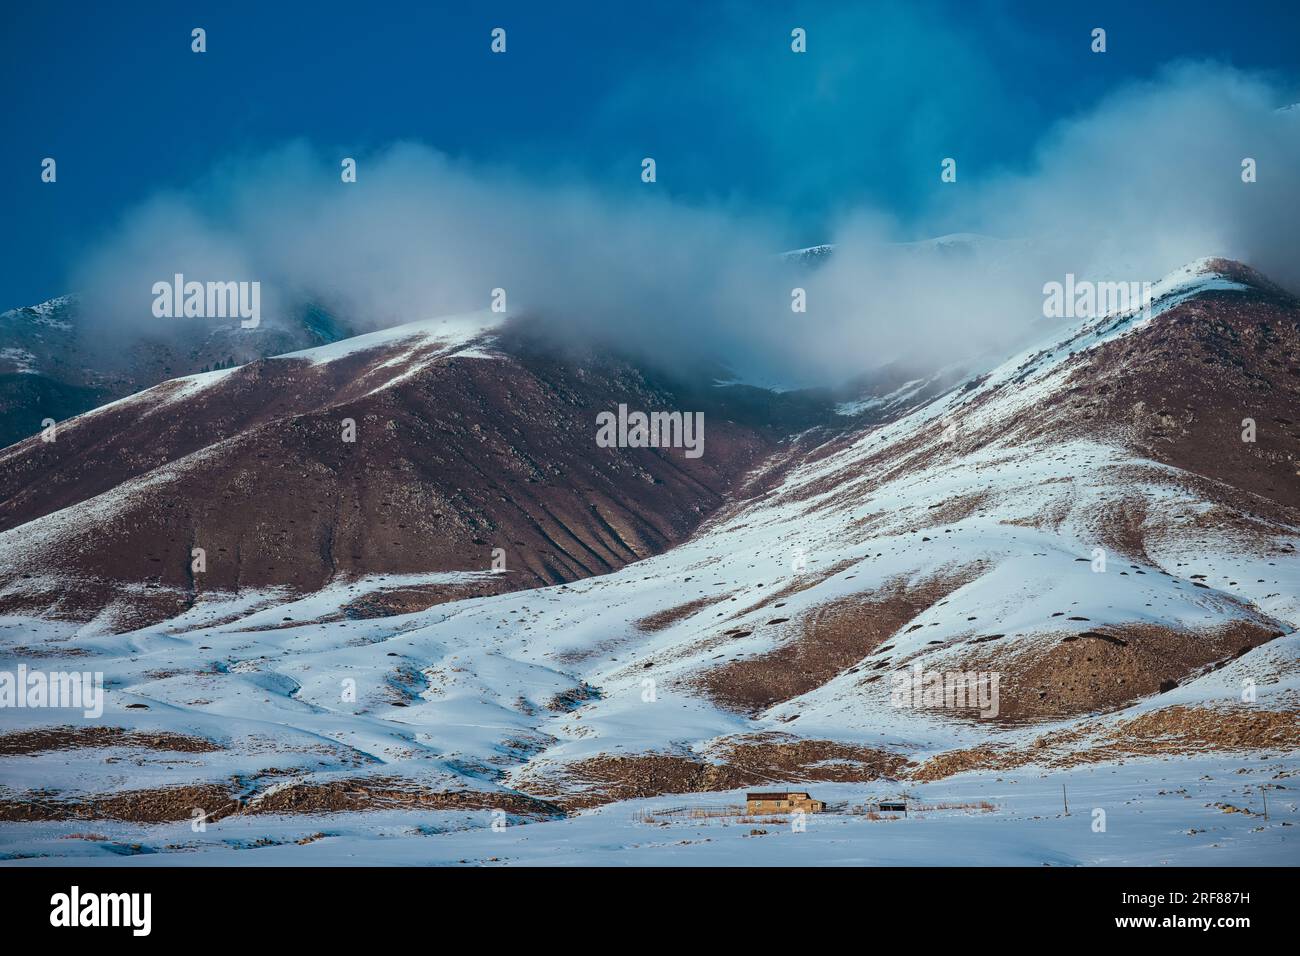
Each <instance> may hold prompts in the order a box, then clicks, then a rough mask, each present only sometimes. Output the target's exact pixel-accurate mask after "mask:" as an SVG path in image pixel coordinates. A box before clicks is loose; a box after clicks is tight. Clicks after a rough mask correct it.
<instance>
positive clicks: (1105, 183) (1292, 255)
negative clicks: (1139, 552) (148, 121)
mask: <svg viewBox="0 0 1300 956" xmlns="http://www.w3.org/2000/svg"><path fill="white" fill-rule="evenodd" d="M1282 96H1283V94H1282V93H1281V91H1279V89H1277V88H1276V87H1274V86H1273V85H1271V84H1270V83H1269V81H1268V80H1267V79H1266V78H1265V77H1262V76H1259V75H1255V74H1251V73H1247V72H1243V71H1240V70H1236V69H1233V68H1230V67H1226V66H1222V65H1215V64H1203V63H1201V64H1194V63H1185V64H1181V65H1177V66H1174V67H1171V68H1168V69H1166V70H1164V71H1162V72H1161V73H1160V74H1159V75H1158V76H1156V77H1155V78H1153V79H1151V80H1149V81H1146V82H1143V83H1140V84H1133V85H1130V86H1128V87H1126V88H1124V89H1122V90H1120V91H1118V92H1114V93H1112V94H1111V95H1109V96H1107V97H1106V98H1104V99H1103V100H1101V101H1100V102H1099V103H1097V104H1095V105H1094V106H1093V107H1092V108H1091V109H1090V110H1088V111H1086V112H1084V113H1082V114H1080V115H1077V116H1074V117H1072V118H1070V119H1067V120H1064V121H1062V122H1060V123H1058V124H1056V125H1055V126H1052V127H1050V128H1049V129H1047V130H1046V131H1045V132H1044V134H1043V136H1042V139H1041V142H1040V145H1039V147H1038V148H1037V150H1036V151H1035V153H1034V158H1033V160H1032V162H1031V163H1030V164H1028V165H1027V166H1026V167H1025V168H1020V169H1005V170H1002V171H1000V172H998V173H997V174H996V175H994V176H987V175H986V176H976V175H974V174H972V173H968V172H967V171H966V169H965V167H963V165H962V160H961V157H960V156H958V157H953V158H955V159H956V181H955V182H951V183H944V184H943V185H942V186H941V187H940V188H939V194H940V195H943V190H949V191H951V192H954V193H955V192H957V191H960V192H961V194H962V200H963V201H962V203H961V208H962V210H963V211H962V213H961V214H960V215H958V214H956V213H955V212H954V211H953V209H952V205H953V204H952V203H950V202H948V201H946V200H945V201H943V202H939V201H936V202H934V203H932V204H930V208H927V209H924V210H921V211H918V212H917V213H916V214H915V215H914V216H911V217H908V218H905V219H904V218H900V217H899V216H897V215H891V214H887V213H885V212H884V211H882V210H880V209H877V208H874V207H873V206H872V205H871V204H870V203H869V202H864V201H860V200H858V199H857V198H855V197H854V196H851V195H850V196H845V197H844V200H843V208H842V213H841V214H840V215H839V216H838V217H837V222H836V224H835V225H834V227H833V228H832V230H831V234H830V235H828V236H826V237H825V238H826V239H827V240H828V241H829V242H831V243H833V244H834V246H835V255H834V256H833V257H831V258H830V259H828V260H827V261H826V262H825V263H821V264H819V266H818V267H817V268H813V269H809V268H808V264H807V263H801V262H798V261H791V260H783V259H780V258H778V257H777V256H776V255H775V253H777V252H779V251H780V250H782V249H784V248H789V247H790V245H791V243H790V242H789V241H788V238H787V233H784V232H783V231H782V222H783V216H782V214H781V211H780V210H778V209H774V208H765V207H762V206H759V205H755V204H752V203H748V204H744V203H734V202H733V203H728V202H722V201H719V202H714V203H707V202H700V201H698V200H690V199H684V198H678V197H677V196H676V194H675V190H674V187H673V185H672V179H673V171H672V169H671V168H670V167H667V166H660V167H659V169H658V180H659V181H657V182H654V183H643V182H641V181H640V177H639V172H640V167H639V164H635V165H632V166H630V167H629V168H628V170H627V176H626V185H625V186H623V187H620V188H617V189H615V188H610V187H608V186H596V185H591V184H587V183H585V182H583V181H582V180H581V179H579V178H577V177H575V176H572V175H565V174H561V173H551V172H549V171H547V170H546V169H544V168H542V169H538V168H532V169H521V168H515V167H507V166H500V165H497V166H493V165H485V164H481V163H474V162H470V161H467V160H461V159H456V158H453V157H450V156H447V155H445V154H443V153H440V152H437V151H435V150H432V149H430V148H428V147H425V146H423V145H420V144H417V143H396V144H393V145H391V146H388V147H384V148H381V149H377V150H374V151H372V152H369V153H365V154H362V155H359V156H356V157H355V158H356V159H357V161H358V176H357V182H355V183H343V182H341V180H340V175H339V172H340V162H341V160H342V158H343V157H344V156H345V155H349V154H345V153H340V152H331V151H329V150H325V149H320V148H317V147H314V146H312V145H309V144H308V143H306V142H301V141H300V142H293V143H288V144H286V145H282V146H280V147H278V148H275V149H272V150H270V151H267V152H264V153H260V154H247V155H244V156H241V157H235V158H230V159H227V160H225V161H223V162H222V163H221V164H219V165H218V166H217V167H216V168H214V170H213V171H212V172H211V173H210V174H209V175H208V176H207V177H205V178H204V179H203V180H202V181H201V182H198V183H196V184H194V186H193V187H192V188H190V189H188V190H185V191H183V192H165V193H160V194H159V195H157V196H155V197H153V198H151V199H150V200H148V201H147V202H145V203H144V204H142V205H140V206H139V207H138V208H136V209H135V210H134V211H132V212H131V213H130V214H128V215H127V216H126V217H125V218H124V219H123V220H122V221H121V223H120V224H119V225H118V227H117V228H115V229H114V230H112V231H111V232H110V233H109V234H107V235H105V236H103V237H102V239H101V240H100V241H98V242H96V243H95V244H94V245H93V247H92V248H91V249H90V251H89V252H88V253H87V254H86V255H85V256H84V257H83V258H82V259H81V261H80V262H79V264H78V265H77V267H76V268H75V269H74V271H73V273H72V275H71V277H70V279H69V284H70V287H72V288H75V289H79V290H84V291H85V294H86V302H87V308H88V310H89V312H90V313H91V314H93V315H94V316H95V317H96V318H95V321H96V322H97V323H99V324H100V327H101V328H102V330H103V331H104V333H105V335H104V339H103V341H104V343H105V347H106V348H112V347H114V345H113V343H115V342H116V341H117V340H118V337H120V336H127V337H130V336H132V335H134V334H136V333H137V332H139V331H140V330H144V329H154V328H156V327H157V325H158V323H159V321H161V320H158V319H156V318H155V317H154V316H153V315H152V313H151V311H150V305H151V303H152V296H151V295H150V292H149V290H150V288H151V286H152V284H153V283H154V282H156V281H159V280H160V279H163V280H170V278H171V276H172V275H173V274H174V273H177V272H180V273H183V274H184V275H185V276H186V277H188V278H194V279H199V280H200V281H202V280H203V279H205V278H211V279H214V280H215V279H248V280H257V281H260V282H261V283H262V287H263V302H264V306H263V311H264V313H265V314H267V315H268V316H270V317H271V318H270V321H272V322H274V321H275V318H274V317H275V316H276V315H277V314H280V313H284V312H286V311H289V310H292V309H293V308H295V307H297V306H298V305H299V304H300V303H301V302H303V301H304V300H308V301H312V302H319V303H322V304H323V305H324V306H325V307H326V308H328V309H329V310H331V311H333V312H336V313H338V314H339V315H341V316H343V317H344V318H345V320H346V321H347V322H348V323H349V324H350V325H351V326H352V327H355V328H358V329H367V328H381V327H386V326H390V325H394V324H397V323H399V322H403V321H410V320H412V319H418V318H424V317H430V316H434V315H445V314H455V313H461V312H469V311H475V310H477V309H481V308H484V307H486V306H487V305H488V304H489V302H490V301H491V298H492V295H493V290H494V289H503V290H505V293H506V303H507V312H508V314H510V315H512V316H529V317H532V318H534V319H537V320H541V321H545V322H548V323H551V324H552V325H553V326H554V327H556V328H562V329H564V330H566V331H567V332H569V333H571V334H583V335H591V336H596V337H601V338H605V339H607V340H608V341H611V342H613V343H617V344H619V345H621V346H622V347H625V348H627V349H629V350H634V351H639V352H643V353H645V354H646V355H648V356H650V357H651V358H653V359H655V360H657V361H661V362H664V363H668V364H672V363H676V362H679V361H681V360H682V358H683V357H686V356H689V357H693V358H722V359H723V360H725V361H726V362H727V363H728V364H730V365H732V366H733V367H734V368H735V369H736V371H737V373H738V374H740V375H742V376H752V377H755V378H759V379H763V380H778V381H789V382H808V381H817V382H829V381H836V380H840V379H843V378H847V377H849V376H852V375H855V374H857V373H860V372H862V371H863V370H865V369H869V368H872V367H876V366H878V365H883V364H885V363H887V362H890V361H894V360H897V359H900V358H903V357H905V356H908V355H913V354H915V353H917V352H918V351H922V350H923V351H924V352H925V354H926V355H928V356H929V357H930V358H931V359H932V360H933V361H934V362H935V363H936V364H942V363H943V362H944V361H947V360H950V359H952V358H955V357H958V356H961V355H965V354H969V353H971V352H972V351H976V352H978V351H981V350H984V349H987V348H990V347H996V346H997V345H998V344H999V343H1004V342H1006V341H1007V340H1009V339H1012V338H1015V337H1016V336H1018V335H1020V334H1022V333H1023V332H1024V331H1025V323H1026V316H1033V315H1035V314H1037V313H1038V312H1039V311H1040V309H1041V303H1042V295H1043V292H1042V286H1043V284H1044V283H1045V282H1048V281H1053V280H1056V281H1059V280H1060V279H1062V278H1063V276H1064V275H1065V274H1066V273H1073V274H1075V275H1076V276H1078V277H1080V278H1085V277H1086V278H1093V279H1099V280H1101V279H1108V280H1117V281H1149V280H1153V279H1155V278H1158V277H1160V276H1161V275H1164V274H1165V273H1166V272H1168V271H1170V270H1171V269H1173V268H1176V267H1177V266H1179V265H1181V264H1182V263H1184V262H1187V261H1191V260H1193V259H1195V258H1198V257H1201V256H1204V255H1207V254H1214V255H1223V256H1227V257H1230V258H1234V259H1239V260H1242V261H1246V262H1249V263H1251V264H1252V265H1255V266H1257V267H1258V268H1260V269H1261V270H1262V271H1264V272H1265V273H1266V274H1269V275H1271V276H1273V277H1274V278H1275V280H1277V281H1279V282H1281V283H1283V284H1284V285H1287V286H1289V287H1291V288H1295V287H1296V283H1297V281H1300V271H1298V270H1300V267H1298V266H1297V265H1296V263H1297V262H1300V228H1298V227H1297V225H1296V222H1295V219H1294V216H1293V215H1292V214H1291V211H1292V210H1294V209H1295V208H1297V207H1300V187H1297V184H1296V180H1295V178H1294V177H1292V176H1284V175H1281V171H1282V170H1284V169H1288V168H1294V167H1295V166H1296V165H1297V163H1300V121H1297V118H1296V115H1295V114H1294V112H1293V111H1292V112H1286V111H1279V109H1278V107H1279V106H1280V105H1281V102H1280V100H1281V98H1282ZM1247 157H1248V158H1251V159H1253V160H1254V161H1255V163H1256V166H1257V169H1258V178H1257V181H1255V182H1250V183H1246V182H1243V180H1242V175H1241V173H1242V161H1243V159H1244V158H1247ZM944 158H947V157H946V156H944V155H936V156H935V157H934V158H933V163H932V165H933V169H932V172H933V176H934V179H935V181H936V183H937V182H938V180H939V177H940V173H941V166H940V161H941V160H942V159H944ZM899 172H900V175H902V174H903V173H904V172H907V170H902V169H900V171H899ZM1097 195H1104V196H1106V197H1107V198H1106V199H1105V201H1100V202H1099V201H1097V199H1096V198H1095V197H1096V196H1097ZM951 232H967V233H975V234H979V235H983V236H987V237H990V239H997V240H1009V241H1011V244H1010V246H1008V245H1007V243H1006V242H986V243H975V244H970V246H969V248H968V249H967V250H966V251H967V253H968V254H965V255H956V256H954V255H952V254H938V252H942V251H943V250H938V251H936V250H935V249H934V248H933V247H926V246H924V245H923V246H922V247H920V248H918V247H917V246H916V245H911V244H909V243H911V242H913V241H914V240H917V239H925V238H928V237H931V236H937V235H941V234H944V233H951ZM947 252H948V253H950V252H951V250H948V251H947ZM796 287H798V288H803V289H805V290H806V307H807V311H806V312H803V313H800V312H794V311H792V309H791V302H792V289H794V288H796ZM810 333H815V334H810Z"/></svg>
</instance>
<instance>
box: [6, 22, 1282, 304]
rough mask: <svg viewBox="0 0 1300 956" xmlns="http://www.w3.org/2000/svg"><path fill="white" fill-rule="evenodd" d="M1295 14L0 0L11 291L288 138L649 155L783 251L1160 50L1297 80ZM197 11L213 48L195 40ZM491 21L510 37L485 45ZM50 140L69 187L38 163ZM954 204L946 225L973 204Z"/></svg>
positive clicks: (574, 155) (1013, 153)
mask: <svg viewBox="0 0 1300 956" xmlns="http://www.w3.org/2000/svg"><path fill="white" fill-rule="evenodd" d="M1298 8H1300V5H1297V4H1295V3H1294V2H1277V3H1268V2H1263V3H1255V2H1245V3H1237V4H1234V5H1233V6H1232V7H1231V10H1230V11H1227V10H1225V8H1224V7H1223V5H1222V4H1221V3H1216V4H1211V3H1201V2H1187V0H1184V2H1176V3H1166V2H1143V3H1132V2H1122V3H1096V2H1093V3H1078V4H1076V3H1059V4H1058V3H1023V4H1010V3H992V2H963V3H951V4H944V3H920V2H912V3H905V4H902V3H900V4H888V3H864V4H848V3H820V4H806V5H800V4H772V3H750V4H746V3H717V4H703V3H675V2H668V0H663V2H655V3H650V4H632V3H591V4H587V3H564V2H558V3H547V4H539V3H536V2H524V3H517V4H487V3H484V4H478V3H475V4H463V3H458V4H450V3H437V2H422V3H418V4H417V3H411V4H404V3H401V4H373V3H372V4H356V3H348V4H334V3H319V4H313V5H311V7H310V8H309V10H307V11H305V12H293V11H291V10H289V9H288V8H287V5H281V4H269V3H240V2H233V3H232V2H224V3H219V4H179V3H174V2H169V3H163V2H159V3H151V2H132V3H126V4H101V3H61V2H46V3H41V4H24V5H21V6H20V5H17V4H8V5H6V8H5V10H4V11H3V13H0V18H3V21H2V23H0V27H2V28H0V99H2V102H3V108H2V109H0V139H2V140H3V142H4V144H5V149H4V150H3V151H0V180H2V181H3V183H4V184H5V185H4V194H3V195H4V201H3V209H4V212H5V216H4V219H5V222H4V229H3V230H2V231H0V237H2V238H0V243H2V244H3V246H2V248H0V308H3V307H9V306H13V305H20V304H27V303H31V302H35V301H40V300H42V299H45V298H49V297H51V296H53V295H56V294H59V293H62V292H65V291H69V289H68V283H69V281H70V279H71V275H72V271H73V267H74V264H75V263H76V262H77V261H78V259H79V258H80V257H81V256H82V255H83V254H84V253H85V250H86V249H87V248H88V247H90V246H92V245H93V244H94V243H95V242H96V241H98V239H99V238H100V237H101V236H103V235H104V234H105V233H107V232H108V231H110V230H112V229H113V228H114V227H115V226H116V224H117V223H118V222H119V221H120V220H121V219H122V218H123V217H124V216H125V215H126V214H127V213H128V211H129V210H131V209H132V208H133V207H135V206H136V205H138V204H139V203H141V202H142V201H144V200H145V199H146V198H148V197H150V196H154V195H156V194H158V193H159V192H160V191H167V190H171V189H176V190H182V189H185V188H186V187H187V186H188V185H189V184H190V183H192V182H194V181H195V180H197V179H199V178H201V177H202V176H203V175H204V174H205V173H207V172H208V171H209V170H210V169H211V168H212V167H213V166H214V164H218V163H220V162H222V161H225V160H227V159H230V158H232V157H233V158H238V157H240V156H247V155H255V154H259V153H262V152H264V151H266V150H270V149H274V148H276V147H277V146H279V145H281V144H284V143H287V142H290V141H306V142H309V143H312V144H314V145H315V146H317V147H319V148H320V149H323V150H326V151H330V150H337V151H338V153H339V154H340V155H354V154H355V155H364V154H365V153H366V151H367V150H377V149H380V148H383V147H385V146H386V145H388V144H390V143H392V142H394V141H411V142H415V143H420V144H423V145H425V146H428V147H431V148H433V149H436V150H439V151H442V152H445V153H447V154H449V155H451V156H452V157H455V158H458V159H460V160H463V161H466V162H471V163H474V164H482V165H484V166H491V167H507V168H509V169H510V170H512V171H513V172H516V173H519V174H520V175H522V176H524V177H528V178H531V179H533V180H535V181H538V182H541V183H545V182H548V181H554V182H555V183H556V184H557V185H558V184H563V183H567V182H574V181H577V182H583V183H587V184H590V185H592V186H594V188H597V189H600V190H603V191H605V192H606V193H608V194H610V195H611V196H613V197H615V198H617V196H618V195H619V194H620V191H624V190H627V191H631V190H634V189H636V188H637V186H638V185H639V181H638V175H639V171H640V166H639V163H640V159H641V157H643V156H647V155H649V156H654V157H655V158H656V160H657V162H658V169H659V184H660V187H661V189H662V190H663V192H664V193H665V194H666V195H669V196H672V197H674V198H676V199H680V200H683V201H686V202H689V203H699V204H705V205H716V206H721V207H723V208H726V209H735V210H737V211H739V212H752V211H760V212H761V213H762V214H763V215H765V216H767V217H769V218H773V219H775V220H776V221H778V222H779V223H780V224H781V226H780V229H781V235H782V241H783V244H784V245H786V246H789V247H793V246H798V245H807V244H811V243H813V242H817V241H820V240H821V239H823V238H825V237H826V236H827V235H828V234H829V233H830V232H831V230H832V227H833V226H834V224H835V220H836V216H837V212H838V211H839V210H841V209H843V208H845V207H847V206H850V205H857V204H860V203H870V204H871V205H873V206H874V207H876V208H880V209H883V210H884V211H886V212H887V213H889V214H891V215H893V216H895V217H897V219H898V220H899V221H900V222H902V223H904V224H906V223H907V222H908V221H909V219H911V218H912V217H914V216H916V215H917V214H918V213H919V212H920V211H922V210H925V211H926V212H927V213H929V214H933V213H934V212H935V210H936V207H938V208H939V209H940V211H941V212H942V211H944V210H943V209H942V206H941V205H940V204H941V203H942V202H945V201H946V202H960V200H959V199H956V198H953V197H952V196H951V194H948V195H943V194H941V192H940V190H939V188H938V185H937V179H936V177H935V175H934V167H935V164H936V163H937V162H938V159H939V158H940V157H943V156H949V155H951V156H957V157H960V162H961V164H962V171H963V175H964V176H967V177H980V176H983V175H993V174H994V173H996V172H997V171H998V170H1015V169H1017V168H1018V167H1019V166H1021V165H1022V164H1024V163H1026V162H1028V161H1029V159H1030V157H1031V154H1032V152H1033V150H1034V149H1035V147H1036V144H1038V143H1039V142H1040V140H1041V139H1042V137H1043V135H1044V133H1045V131H1046V130H1048V129H1050V128H1051V127H1052V125H1053V124H1054V123H1057V122H1059V121H1063V120H1067V119H1069V118H1070V117H1072V116H1074V115H1076V114H1078V113H1080V112H1082V111H1085V110H1087V109H1088V108H1089V107H1090V106H1091V105H1093V104H1094V103H1096V102H1097V101H1098V100H1099V99H1101V98H1102V97H1104V96H1105V95H1106V94H1107V93H1108V92H1109V91H1111V90H1113V89H1116V88H1118V87H1120V86H1123V85H1124V84H1127V83H1130V82H1132V81H1133V80H1135V79H1143V78H1145V77H1149V76H1151V75H1153V74H1154V73H1155V72H1156V71H1157V69H1158V68H1159V67H1160V66H1161V65H1163V64H1166V63H1168V62H1170V61H1173V60H1177V59H1184V58H1188V59H1212V60H1216V61H1219V62H1222V63H1226V64H1230V65H1233V66H1237V67H1242V68H1248V69H1251V70H1257V71H1264V72H1266V73H1268V74H1270V75H1271V76H1272V77H1273V78H1274V80H1275V82H1276V85H1277V87H1278V88H1279V89H1280V90H1282V91H1283V92H1284V95H1285V96H1286V97H1288V98H1289V99H1290V100H1292V101H1294V100H1300V84H1298V82H1297V81H1298V78H1300V48H1298V46H1297V44H1296V42H1295V40H1296V38H1297V36H1300V12H1297V10H1298ZM194 26H202V27H204V28H205V29H206V30H207V32H208V52H207V53H206V54H203V55H196V54H194V53H191V52H190V45H189V44H190V40H189V34H190V29H191V28H192V27H194ZM495 26H501V27H504V28H505V29H506V30H507V31H508V52H507V54H506V55H504V56H494V55H492V54H491V53H490V51H489V31H490V30H491V28H492V27H495ZM795 26H802V27H804V28H805V29H806V30H807V32H808V48H809V51H808V53H807V54H806V55H803V56H796V55H793V54H791V53H790V50H789V33H790V29H791V28H793V27H795ZM1095 26H1101V27H1104V28H1105V29H1106V30H1107V39H1108V51H1107V53H1106V54H1104V55H1100V56H1098V55H1094V54H1092V53H1091V52H1090V51H1089V33H1090V31H1091V29H1092V28H1093V27H1095ZM1279 105H1281V104H1279ZM45 156H52V157H55V158H56V159H57V161H58V164H59V165H58V174H59V175H58V182H57V183H56V184H54V185H47V184H43V183H41V182H40V179H39V172H40V161H41V159H42V158H43V157H45ZM946 211H947V213H948V214H949V218H950V220H951V221H952V222H953V223H954V224H955V225H958V226H959V225H960V224H961V221H962V214H963V211H962V209H961V208H960V207H956V206H955V207H954V208H952V209H949V210H946Z"/></svg>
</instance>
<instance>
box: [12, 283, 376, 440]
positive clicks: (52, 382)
mask: <svg viewBox="0 0 1300 956" xmlns="http://www.w3.org/2000/svg"><path fill="white" fill-rule="evenodd" d="M350 334H351V331H350V329H349V328H348V327H347V326H346V324H344V323H341V322H340V321H339V320H337V319H336V318H334V317H332V316H331V315H329V314H328V313H327V312H325V311H323V310H321V309H319V308H316V307H314V306H308V307H304V308H303V309H301V310H300V311H299V312H297V313H295V314H293V315H290V316H283V317H275V318H274V319H270V320H268V321H267V322H265V323H262V324H261V325H259V326H258V327H257V328H253V329H244V328H240V326H239V322H238V320H232V321H229V322H225V321H221V322H214V321H210V320H202V321H200V320H176V321H174V322H170V323H167V324H165V325H159V326H156V327H153V329H152V331H149V332H147V333H146V332H145V330H144V329H133V330H126V329H118V330H113V329H104V328H102V327H101V326H100V324H99V323H97V322H96V321H95V316H94V315H93V314H90V313H89V310H88V307H87V306H86V305H85V303H84V302H83V301H82V300H81V298H80V297H79V296H76V295H65V296H60V297H58V298H56V299H51V300H49V301H48V302H42V303H40V304H39V305H34V306H27V307H25V308H21V309H10V310H9V311H7V312H3V313H0V413H2V414H0V447H3V446H5V445H9V444H12V443H13V442H16V441H20V440H22V439H23V438H26V437H27V436H29V435H33V434H36V433H37V432H38V431H40V429H41V427H42V425H41V423H42V421H44V419H46V418H53V419H55V420H56V421H62V420H63V419H65V418H71V417H72V416H73V415H76V414H78V413H80V412H83V411H86V410H87V409H90V408H95V407H96V406H98V405H102V404H103V403H104V402H106V401H111V400H113V399H117V398H122V397H124V396H126V395H130V394H132V393H133V392H137V391H139V390H141V389H144V388H148V387H150V386H153V385H157V384H158V383H160V382H163V381H167V380H169V379H173V378H176V377H178V376H184V375H188V374H190V373H191V372H201V371H207V370H209V369H217V368H229V367H232V366H235V365H243V364H245V363H247V362H251V361H254V360H256V359H259V358H264V357H266V356H271V355H279V354H281V353H284V352H288V351H291V350H293V349H301V348H307V347H309V346H313V345H321V344H324V343H327V342H333V341H336V340H338V339H340V338H345V337H347V336H348V335H350Z"/></svg>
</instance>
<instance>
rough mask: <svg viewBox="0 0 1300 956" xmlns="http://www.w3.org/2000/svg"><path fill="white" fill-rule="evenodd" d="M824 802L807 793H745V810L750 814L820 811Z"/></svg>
mask: <svg viewBox="0 0 1300 956" xmlns="http://www.w3.org/2000/svg"><path fill="white" fill-rule="evenodd" d="M825 809H826V804H825V803H823V802H822V801H821V800H814V799H813V798H812V797H810V796H809V795H808V794H807V793H804V792H802V791H794V790H778V791H771V792H763V793H747V794H745V812H746V813H749V814H751V815H755V814H765V813H798V812H803V813H821V812H822V811H823V810H825Z"/></svg>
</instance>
